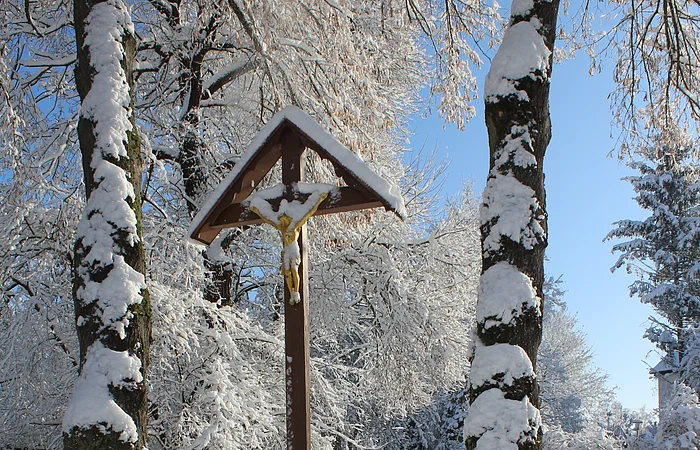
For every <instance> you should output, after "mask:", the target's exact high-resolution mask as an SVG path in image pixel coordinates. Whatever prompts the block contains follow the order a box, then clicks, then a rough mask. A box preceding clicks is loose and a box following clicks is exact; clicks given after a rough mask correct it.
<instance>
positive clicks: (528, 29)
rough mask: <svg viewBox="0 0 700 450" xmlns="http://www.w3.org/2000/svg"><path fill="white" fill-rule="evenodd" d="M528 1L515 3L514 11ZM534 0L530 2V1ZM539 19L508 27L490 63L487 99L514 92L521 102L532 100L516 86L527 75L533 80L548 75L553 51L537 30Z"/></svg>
mask: <svg viewBox="0 0 700 450" xmlns="http://www.w3.org/2000/svg"><path fill="white" fill-rule="evenodd" d="M527 3H528V0H521V1H518V2H514V5H513V8H515V11H518V12H521V11H522V9H523V8H524V7H526V6H527ZM529 3H531V1H530V2H529ZM537 28H538V23H537V22H536V21H530V22H518V23H516V24H514V25H512V26H510V27H508V29H506V31H505V34H504V36H503V42H502V43H501V47H500V48H499V49H498V52H497V53H496V56H494V58H493V61H492V62H491V68H490V69H489V73H488V75H486V81H485V85H484V96H485V98H486V101H487V102H497V101H498V100H499V98H502V97H507V96H510V95H515V96H516V97H517V98H518V99H519V100H521V101H527V100H529V98H528V96H527V93H526V92H525V91H521V90H519V89H517V87H516V82H517V81H518V80H521V79H523V78H525V77H530V78H532V79H534V80H537V79H544V78H545V77H546V76H547V69H548V67H549V58H550V56H551V53H552V52H550V51H549V49H548V48H547V46H546V45H545V43H544V39H543V38H542V36H541V35H540V34H539V33H538V32H537Z"/></svg>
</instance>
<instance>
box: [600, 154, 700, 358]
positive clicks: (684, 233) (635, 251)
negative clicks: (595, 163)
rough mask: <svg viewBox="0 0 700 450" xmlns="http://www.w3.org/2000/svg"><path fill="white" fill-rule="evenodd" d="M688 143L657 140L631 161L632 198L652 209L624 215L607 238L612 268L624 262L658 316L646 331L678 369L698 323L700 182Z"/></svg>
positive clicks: (636, 287) (633, 291)
mask: <svg viewBox="0 0 700 450" xmlns="http://www.w3.org/2000/svg"><path fill="white" fill-rule="evenodd" d="M692 151H693V149H692V148H691V147H689V146H675V147H668V146H665V145H658V144H657V145H655V146H653V147H650V148H647V149H645V151H644V152H643V153H642V155H643V158H640V159H638V160H635V161H633V162H631V163H630V164H629V165H630V167H632V168H633V169H635V170H637V171H638V172H639V175H637V176H631V177H628V178H627V179H626V180H627V181H629V182H630V183H631V184H632V186H633V187H634V191H635V192H636V193H637V196H636V197H635V200H636V201H637V203H638V204H639V206H640V207H642V208H643V209H645V210H647V211H649V212H650V213H651V215H650V216H649V217H647V218H646V219H644V220H623V221H620V222H616V223H615V228H614V229H613V230H612V231H611V232H610V233H609V234H608V236H607V237H606V239H612V238H618V239H625V241H624V242H622V243H619V244H615V245H614V246H613V248H612V250H613V252H619V253H620V257H619V258H618V260H617V262H616V263H615V265H614V266H613V267H612V269H611V270H613V271H614V270H617V269H619V268H620V267H623V266H625V268H626V270H627V272H628V273H631V272H634V273H635V274H636V275H637V280H636V281H635V282H634V283H633V284H632V285H631V286H630V295H631V296H633V295H636V296H637V297H639V299H640V301H641V302H642V303H647V304H649V305H651V306H652V307H653V308H654V311H655V312H656V314H658V316H659V317H658V318H652V324H651V325H650V326H649V328H648V329H647V331H646V334H645V336H646V337H647V338H648V339H649V340H651V341H652V342H653V343H655V344H656V345H657V347H659V349H660V350H661V351H662V353H663V355H664V358H665V359H666V363H667V364H669V365H670V366H671V367H675V368H676V369H677V370H679V369H680V367H679V362H680V361H687V362H689V361H688V358H685V356H686V353H687V349H688V348H689V345H690V342H689V341H692V340H693V336H694V333H693V330H694V327H697V326H698V324H699V323H700V183H698V170H699V169H700V166H698V163H697V160H696V159H693V156H692Z"/></svg>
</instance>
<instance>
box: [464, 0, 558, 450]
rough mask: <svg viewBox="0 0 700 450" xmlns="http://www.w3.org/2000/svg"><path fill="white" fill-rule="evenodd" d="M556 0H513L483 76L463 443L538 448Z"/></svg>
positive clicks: (540, 433)
mask: <svg viewBox="0 0 700 450" xmlns="http://www.w3.org/2000/svg"><path fill="white" fill-rule="evenodd" d="M558 7H559V2H558V1H556V0H554V1H551V2H550V1H546V0H535V1H534V4H533V6H531V7H529V5H527V2H525V1H522V0H515V1H514V2H513V5H512V7H511V21H510V25H509V27H508V28H507V29H506V32H505V35H504V38H503V42H502V44H501V48H500V49H499V51H498V53H497V54H496V56H495V57H494V59H493V61H492V65H491V70H490V71H489V74H488V76H487V78H486V88H485V103H486V126H487V128H488V133H489V150H490V171H489V176H488V179H487V185H486V188H485V189H484V200H483V205H482V209H481V232H482V257H483V266H482V276H481V283H480V287H479V298H478V303H477V342H476V345H475V350H474V354H473V356H472V358H473V361H472V369H471V376H470V385H469V402H470V409H469V412H468V415H467V418H466V420H465V445H466V448H467V449H468V450H471V449H474V448H476V446H477V443H478V442H480V441H483V444H486V445H487V446H488V448H510V447H511V446H513V445H517V448H519V449H539V448H540V447H541V440H542V439H541V437H542V429H541V423H540V415H539V410H538V408H539V398H538V387H537V381H536V379H535V372H534V369H535V361H536V357H537V349H538V347H539V344H540V340H541V337H542V288H543V282H544V251H545V248H546V246H547V215H546V211H545V190H544V174H543V172H542V164H543V161H544V154H545V150H546V148H547V145H548V144H549V140H550V137H551V130H550V118H549V83H550V75H551V70H552V51H553V47H554V40H555V32H556V19H557V12H558Z"/></svg>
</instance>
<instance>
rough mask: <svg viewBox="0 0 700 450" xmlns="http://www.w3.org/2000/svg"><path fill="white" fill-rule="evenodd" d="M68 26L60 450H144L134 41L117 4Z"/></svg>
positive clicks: (92, 10) (146, 334) (79, 10)
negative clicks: (77, 171) (74, 162)
mask: <svg viewBox="0 0 700 450" xmlns="http://www.w3.org/2000/svg"><path fill="white" fill-rule="evenodd" d="M74 26H75V34H76V41H77V56H78V63H77V65H76V68H75V79H76V86H77V89H78V93H79V95H80V99H81V114H80V119H79V123H78V137H79V141H80V149H81V153H82V160H83V170H84V180H85V194H86V206H85V211H84V213H83V217H82V219H81V221H80V224H79V226H78V231H77V233H76V242H75V249H74V280H73V299H74V304H75V316H76V327H77V332H78V341H79V344H80V368H79V370H80V377H79V379H78V381H77V383H76V388H75V392H74V394H73V397H72V398H71V403H70V405H69V407H68V410H67V412H66V415H65V417H64V428H63V429H64V448H66V449H81V450H89V449H143V448H145V447H146V437H147V433H146V425H147V417H148V403H147V399H146V391H147V382H146V375H147V372H148V363H149V348H150V343H151V305H150V298H149V294H148V290H147V289H146V285H145V278H144V274H145V272H146V260H145V253H144V249H143V244H142V240H141V198H140V180H141V172H142V162H141V155H140V144H139V137H138V134H137V131H136V126H135V123H134V117H133V114H132V107H133V95H132V87H133V78H132V70H133V63H134V52H135V47H136V38H135V35H134V30H133V25H132V24H131V19H130V17H129V13H128V10H127V7H126V5H125V4H124V3H123V1H122V0H106V1H105V0H74ZM109 87H112V88H113V89H109ZM119 140H121V142H119ZM125 362H126V363H127V364H126V365H124V363H125ZM86 392H89V393H90V396H89V397H87V396H86V395H85V394H86ZM112 402H114V403H115V404H116V406H114V405H113V404H112ZM100 409H103V411H104V410H109V411H110V412H108V413H107V412H103V411H99V412H97V413H95V411H97V410H100ZM112 419H115V420H112Z"/></svg>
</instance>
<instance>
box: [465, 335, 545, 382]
mask: <svg viewBox="0 0 700 450" xmlns="http://www.w3.org/2000/svg"><path fill="white" fill-rule="evenodd" d="M497 375H500V377H497ZM534 376H535V372H534V371H533V370H532V363H531V362H530V358H528V356H527V353H525V350H523V349H522V348H521V347H519V346H517V345H510V344H494V345H481V346H478V347H477V348H476V352H475V354H474V361H473V362H472V367H471V372H470V375H469V383H470V384H471V385H472V386H475V387H478V386H483V385H484V384H486V383H491V384H496V382H497V381H500V383H499V384H501V383H502V384H505V385H506V386H511V385H512V384H513V381H514V380H517V379H520V378H523V377H534Z"/></svg>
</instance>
